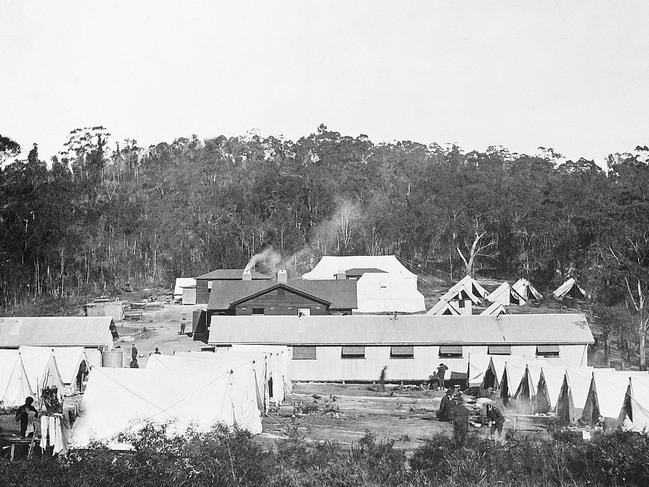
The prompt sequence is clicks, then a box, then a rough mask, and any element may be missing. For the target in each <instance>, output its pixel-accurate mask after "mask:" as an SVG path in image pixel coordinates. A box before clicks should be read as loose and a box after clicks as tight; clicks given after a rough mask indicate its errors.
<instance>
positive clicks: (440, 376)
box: [437, 364, 448, 389]
mask: <svg viewBox="0 0 649 487" xmlns="http://www.w3.org/2000/svg"><path fill="white" fill-rule="evenodd" d="M447 370H448V367H447V366H446V365H444V364H439V366H438V367H437V383H438V386H439V388H440V389H444V387H445V386H444V375H446V371H447Z"/></svg>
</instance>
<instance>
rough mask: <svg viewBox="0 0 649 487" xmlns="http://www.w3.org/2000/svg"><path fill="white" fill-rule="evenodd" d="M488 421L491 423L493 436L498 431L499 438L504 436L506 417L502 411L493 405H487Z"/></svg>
mask: <svg viewBox="0 0 649 487" xmlns="http://www.w3.org/2000/svg"><path fill="white" fill-rule="evenodd" d="M487 419H488V420H489V421H491V434H492V435H493V434H494V433H495V432H496V431H497V432H498V436H500V435H502V432H503V425H504V424H505V417H504V416H503V413H501V412H500V409H498V408H497V407H495V406H492V405H491V404H487Z"/></svg>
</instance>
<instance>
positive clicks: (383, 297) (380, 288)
mask: <svg viewBox="0 0 649 487" xmlns="http://www.w3.org/2000/svg"><path fill="white" fill-rule="evenodd" d="M356 295H357V305H358V307H357V309H356V310H355V312H358V313H392V312H395V311H396V312H399V313H417V312H419V311H424V310H425V309H426V305H425V303H424V295H423V294H421V293H420V292H419V291H418V290H417V279H416V278H415V279H411V278H404V277H402V276H401V275H399V274H390V273H365V274H363V276H362V277H361V278H360V279H359V280H358V283H357V286H356Z"/></svg>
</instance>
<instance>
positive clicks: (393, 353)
mask: <svg viewBox="0 0 649 487" xmlns="http://www.w3.org/2000/svg"><path fill="white" fill-rule="evenodd" d="M390 358H415V350H414V347H413V346H412V345H408V346H398V347H390Z"/></svg>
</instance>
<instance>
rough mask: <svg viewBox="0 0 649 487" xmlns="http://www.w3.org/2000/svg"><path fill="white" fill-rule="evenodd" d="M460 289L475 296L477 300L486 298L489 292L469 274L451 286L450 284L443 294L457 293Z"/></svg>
mask: <svg viewBox="0 0 649 487" xmlns="http://www.w3.org/2000/svg"><path fill="white" fill-rule="evenodd" d="M462 291H464V292H465V293H466V294H467V295H469V296H473V297H474V298H477V299H478V300H480V299H484V298H486V297H487V295H488V294H489V292H488V291H487V290H486V289H485V288H484V287H482V286H481V285H480V283H479V282H478V281H476V280H475V279H473V278H472V277H471V276H464V277H463V278H462V279H460V280H459V281H458V282H456V283H455V284H454V285H453V286H451V288H450V289H449V290H448V291H447V292H446V294H444V296H449V295H457V294H458V293H460V292H462Z"/></svg>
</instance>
